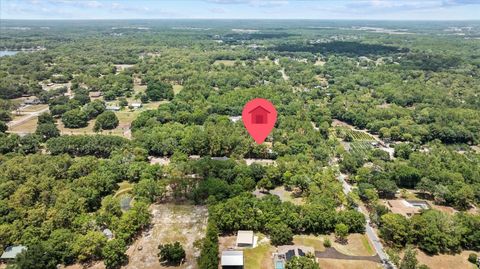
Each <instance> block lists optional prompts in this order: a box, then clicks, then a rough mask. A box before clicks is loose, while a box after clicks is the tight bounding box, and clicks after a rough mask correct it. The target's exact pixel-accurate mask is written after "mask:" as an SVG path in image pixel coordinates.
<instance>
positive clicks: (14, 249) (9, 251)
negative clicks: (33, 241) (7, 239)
mask: <svg viewBox="0 0 480 269" xmlns="http://www.w3.org/2000/svg"><path fill="white" fill-rule="evenodd" d="M26 250H27V247H25V246H10V247H7V248H6V249H5V251H4V252H3V254H2V256H1V257H0V260H2V261H11V260H14V259H15V258H16V257H17V255H18V254H20V253H22V251H26Z"/></svg>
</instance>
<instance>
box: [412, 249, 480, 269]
mask: <svg viewBox="0 0 480 269" xmlns="http://www.w3.org/2000/svg"><path fill="white" fill-rule="evenodd" d="M470 253H474V251H462V252H461V253H460V254H456V255H435V256H428V255H427V254H425V253H424V252H423V251H420V250H419V251H418V252H417V259H418V261H419V263H420V264H425V265H427V266H428V267H430V268H432V269H433V268H435V269H475V268H476V267H475V265H473V264H471V263H470V262H468V260H467V259H468V255H469V254H470ZM477 254H478V253H477Z"/></svg>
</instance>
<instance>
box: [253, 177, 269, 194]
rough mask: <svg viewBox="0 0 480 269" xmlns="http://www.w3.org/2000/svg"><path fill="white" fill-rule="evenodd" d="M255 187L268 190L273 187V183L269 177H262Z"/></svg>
mask: <svg viewBox="0 0 480 269" xmlns="http://www.w3.org/2000/svg"><path fill="white" fill-rule="evenodd" d="M257 188H259V189H261V190H263V191H268V190H271V189H273V184H272V181H271V180H270V179H268V178H267V177H264V178H262V179H261V180H260V181H259V182H258V183H257Z"/></svg>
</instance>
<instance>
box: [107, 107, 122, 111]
mask: <svg viewBox="0 0 480 269" xmlns="http://www.w3.org/2000/svg"><path fill="white" fill-rule="evenodd" d="M105 109H106V110H109V111H119V110H120V107H119V106H107V107H106V108H105Z"/></svg>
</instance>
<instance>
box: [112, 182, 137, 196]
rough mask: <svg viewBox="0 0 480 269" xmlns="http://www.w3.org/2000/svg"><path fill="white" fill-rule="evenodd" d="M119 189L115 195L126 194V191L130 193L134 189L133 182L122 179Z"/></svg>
mask: <svg viewBox="0 0 480 269" xmlns="http://www.w3.org/2000/svg"><path fill="white" fill-rule="evenodd" d="M118 187H119V188H118V190H117V192H115V194H114V195H113V197H117V196H119V195H122V194H125V193H130V192H131V191H132V189H133V184H132V183H130V182H128V181H122V182H120V183H118Z"/></svg>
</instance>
